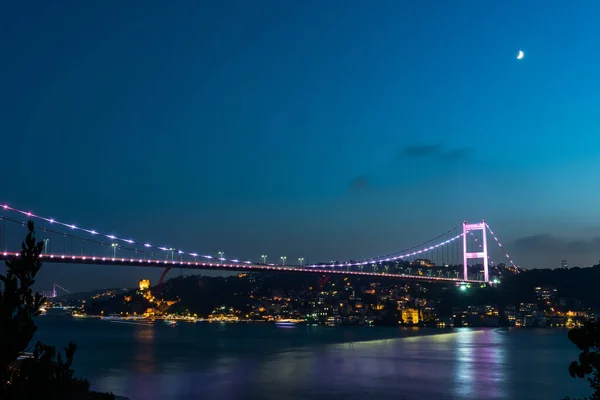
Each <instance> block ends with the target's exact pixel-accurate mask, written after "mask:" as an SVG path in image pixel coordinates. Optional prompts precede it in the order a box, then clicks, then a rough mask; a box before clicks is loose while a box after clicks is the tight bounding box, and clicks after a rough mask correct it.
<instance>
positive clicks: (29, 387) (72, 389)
mask: <svg viewBox="0 0 600 400" xmlns="http://www.w3.org/2000/svg"><path fill="white" fill-rule="evenodd" d="M27 227H28V229H29V233H28V234H27V238H26V239H25V242H23V244H22V250H21V253H20V255H19V256H18V257H15V258H14V259H13V260H11V261H7V262H6V266H7V272H6V275H0V281H2V284H3V285H2V286H3V287H2V291H0V399H3V400H4V399H6V400H13V399H14V400H17V399H18V400H35V399H42V398H43V399H44V400H54V399H56V400H58V399H60V400H83V399H99V398H106V399H114V396H113V395H112V394H111V395H96V394H92V393H91V392H90V390H89V387H90V385H89V382H88V381H86V380H80V379H75V378H74V377H73V373H74V371H73V370H72V369H71V365H72V363H73V356H74V355H75V350H76V346H75V344H73V343H69V345H68V347H67V348H66V349H65V356H66V357H65V359H64V361H63V357H62V355H61V354H60V352H58V353H57V352H56V349H55V348H54V347H53V346H48V345H44V344H42V343H40V342H37V343H36V345H35V348H34V350H33V355H32V357H29V358H24V359H19V357H20V356H22V355H23V354H24V353H25V351H26V350H27V347H28V346H29V343H30V342H31V339H32V338H33V336H34V334H35V332H36V330H37V327H36V326H35V323H34V322H33V317H35V316H37V315H39V314H40V307H41V306H42V304H44V302H45V300H46V299H45V298H43V297H42V296H41V295H40V294H39V293H33V290H32V286H33V284H34V283H35V276H36V275H37V273H38V272H39V270H40V268H41V266H42V263H41V261H40V259H39V258H40V254H41V252H42V249H43V242H36V240H35V231H34V224H33V222H32V221H29V223H28V225H27Z"/></svg>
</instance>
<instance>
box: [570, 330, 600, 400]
mask: <svg viewBox="0 0 600 400" xmlns="http://www.w3.org/2000/svg"><path fill="white" fill-rule="evenodd" d="M569 340H570V341H571V342H573V344H574V345H575V346H577V348H578V349H579V350H581V353H580V354H579V358H578V360H577V361H573V362H571V364H570V365H569V374H570V375H571V376H572V377H573V378H584V377H586V376H587V375H591V377H589V378H588V381H589V383H590V387H591V388H592V394H591V396H590V397H587V398H586V399H587V400H600V320H590V321H588V322H586V323H585V324H584V325H583V326H582V327H581V328H574V329H571V330H570V331H569Z"/></svg>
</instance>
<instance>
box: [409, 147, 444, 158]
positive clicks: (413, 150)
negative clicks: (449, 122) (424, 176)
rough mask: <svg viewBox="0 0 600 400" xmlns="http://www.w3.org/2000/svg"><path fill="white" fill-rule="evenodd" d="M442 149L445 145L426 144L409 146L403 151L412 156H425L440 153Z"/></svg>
mask: <svg viewBox="0 0 600 400" xmlns="http://www.w3.org/2000/svg"><path fill="white" fill-rule="evenodd" d="M442 150H443V146H442V145H441V144H429V145H424V146H408V147H406V148H405V149H404V151H403V152H402V153H403V154H404V155H407V156H410V157H425V156H430V155H433V154H436V153H439V152H440V151H442Z"/></svg>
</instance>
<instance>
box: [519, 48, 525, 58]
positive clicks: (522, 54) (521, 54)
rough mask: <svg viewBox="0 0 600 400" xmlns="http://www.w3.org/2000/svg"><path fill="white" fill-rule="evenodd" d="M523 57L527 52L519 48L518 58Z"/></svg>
mask: <svg viewBox="0 0 600 400" xmlns="http://www.w3.org/2000/svg"><path fill="white" fill-rule="evenodd" d="M523 57H525V53H523V50H519V55H518V56H517V60H521V59H523Z"/></svg>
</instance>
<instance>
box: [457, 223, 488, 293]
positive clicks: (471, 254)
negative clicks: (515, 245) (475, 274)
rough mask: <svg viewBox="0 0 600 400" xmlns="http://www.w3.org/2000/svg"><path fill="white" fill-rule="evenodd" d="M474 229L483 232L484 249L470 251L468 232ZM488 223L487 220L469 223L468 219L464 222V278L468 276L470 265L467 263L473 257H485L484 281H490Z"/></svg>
mask: <svg viewBox="0 0 600 400" xmlns="http://www.w3.org/2000/svg"><path fill="white" fill-rule="evenodd" d="M472 231H481V233H482V234H483V243H482V245H483V249H482V251H468V249H467V234H468V233H470V232H472ZM485 233H486V224H485V220H484V221H481V222H479V223H476V224H467V221H465V222H463V261H464V279H465V280H467V279H468V278H469V277H468V270H469V268H468V266H467V263H468V261H469V260H470V259H473V258H482V259H483V276H484V281H485V282H489V280H490V275H489V270H488V251H487V237H486V234H485Z"/></svg>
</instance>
